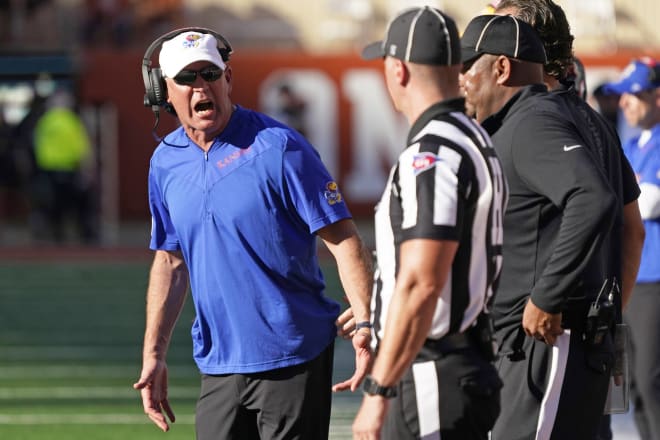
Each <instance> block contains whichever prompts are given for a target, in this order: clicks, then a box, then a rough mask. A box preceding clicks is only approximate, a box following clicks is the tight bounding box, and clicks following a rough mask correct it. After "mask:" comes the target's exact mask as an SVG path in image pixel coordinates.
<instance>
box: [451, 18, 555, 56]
mask: <svg viewBox="0 0 660 440" xmlns="http://www.w3.org/2000/svg"><path fill="white" fill-rule="evenodd" d="M485 53H489V54H492V55H504V56H507V57H509V58H515V59H518V60H521V61H529V62H532V63H539V64H545V62H546V57H545V49H544V48H543V42H542V41H541V37H539V35H538V34H537V33H536V31H535V30H534V28H532V27H531V26H530V25H529V24H527V23H525V22H524V21H522V20H519V19H517V18H515V17H513V16H511V15H479V16H478V17H475V18H473V19H472V21H470V23H468V25H467V28H466V29H465V32H464V33H463V37H462V38H461V59H462V61H463V63H467V62H469V61H472V60H473V59H475V58H477V57H478V56H480V55H483V54H485Z"/></svg>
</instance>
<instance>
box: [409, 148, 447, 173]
mask: <svg viewBox="0 0 660 440" xmlns="http://www.w3.org/2000/svg"><path fill="white" fill-rule="evenodd" d="M441 161H442V159H440V157H438V156H437V155H435V154H433V153H429V152H424V153H417V154H415V155H414V156H413V161H412V166H413V169H414V173H415V176H417V175H419V174H421V173H423V172H424V171H426V170H429V169H431V168H433V167H434V166H435V165H436V164H437V163H438V162H441Z"/></svg>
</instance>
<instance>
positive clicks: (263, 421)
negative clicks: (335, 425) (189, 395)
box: [195, 343, 334, 440]
mask: <svg viewBox="0 0 660 440" xmlns="http://www.w3.org/2000/svg"><path fill="white" fill-rule="evenodd" d="M333 355H334V343H333V344H330V346H328V347H327V348H326V349H325V350H324V351H323V352H322V353H321V354H320V355H319V356H318V357H317V358H316V359H314V360H312V361H309V362H307V363H304V364H301V365H296V366H293V367H287V368H280V369H277V370H272V371H266V372H263V373H254V374H228V375H218V376H211V375H203V376H202V388H201V393H200V398H199V401H198V402H197V410H196V417H195V425H196V431H197V440H252V439H263V440H285V439H287V440H288V439H296V440H317V439H327V438H328V432H329V427H330V407H331V400H332V395H331V388H332V361H333Z"/></svg>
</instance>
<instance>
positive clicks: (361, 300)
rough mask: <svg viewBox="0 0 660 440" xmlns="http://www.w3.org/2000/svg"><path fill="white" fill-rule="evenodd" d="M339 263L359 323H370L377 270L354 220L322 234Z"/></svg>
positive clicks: (336, 224)
mask: <svg viewBox="0 0 660 440" xmlns="http://www.w3.org/2000/svg"><path fill="white" fill-rule="evenodd" d="M318 234H319V236H320V237H321V239H323V241H324V243H325V244H326V246H327V247H328V249H329V250H330V253H332V255H333V257H334V258H335V261H336V262H337V270H338V273H339V278H340V280H341V284H342V287H343V288H344V292H345V293H346V296H347V297H348V301H349V302H350V304H351V308H352V309H353V315H354V316H355V320H356V322H360V321H369V319H370V311H369V307H370V301H371V287H372V284H373V270H372V264H371V253H370V252H369V250H368V249H367V248H366V247H365V245H364V243H363V241H362V239H361V238H360V236H359V234H358V231H357V228H356V227H355V224H354V223H353V221H351V220H342V221H340V222H337V223H335V224H333V225H330V226H327V227H326V228H323V229H322V230H320V231H319V232H318Z"/></svg>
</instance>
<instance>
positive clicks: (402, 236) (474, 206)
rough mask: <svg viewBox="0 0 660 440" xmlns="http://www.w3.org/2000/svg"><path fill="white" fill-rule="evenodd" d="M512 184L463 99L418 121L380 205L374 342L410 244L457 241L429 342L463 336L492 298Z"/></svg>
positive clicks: (442, 105) (432, 109) (445, 104)
mask: <svg viewBox="0 0 660 440" xmlns="http://www.w3.org/2000/svg"><path fill="white" fill-rule="evenodd" d="M507 197H508V194H507V186H506V181H505V180H504V176H503V174H502V168H501V166H500V163H499V160H498V159H497V156H496V154H495V150H494V149H493V146H492V144H491V141H490V138H489V137H488V135H487V134H486V132H485V131H484V130H483V129H482V128H481V127H480V126H479V125H478V124H477V122H475V121H474V120H472V119H470V118H469V117H467V116H466V115H465V114H464V113H463V100H461V99H455V100H448V101H443V102H440V103H437V104H435V105H433V106H432V107H430V108H429V109H427V110H426V111H425V112H424V113H423V114H422V115H421V116H420V117H419V118H418V120H417V121H416V122H415V124H414V125H413V127H412V128H411V130H410V134H409V136H408V146H407V148H406V149H405V150H404V151H403V153H402V154H401V155H400V156H399V160H398V162H397V163H396V165H394V167H393V168H392V170H391V172H390V175H389V179H388V182H387V186H386V188H385V192H384V193H383V196H382V198H381V200H380V202H379V203H378V205H377V207H376V215H375V229H376V258H377V271H376V275H375V284H374V295H373V299H372V314H373V319H374V332H375V334H376V343H377V341H379V340H380V339H381V338H382V337H383V329H384V327H385V321H386V319H387V310H388V306H389V304H390V299H391V297H392V294H393V292H394V285H395V282H396V274H397V272H398V268H399V258H398V257H399V249H400V246H401V243H402V242H404V241H405V240H409V239H414V238H426V239H435V240H450V241H457V242H458V243H459V246H458V249H457V252H456V256H455V258H454V262H453V265H452V269H451V271H450V274H449V277H448V279H447V283H446V284H445V286H444V287H443V291H442V293H441V295H440V298H439V300H438V304H437V306H436V310H435V315H434V318H433V324H432V327H431V330H430V333H429V335H428V337H429V338H432V339H438V338H441V337H442V336H444V335H446V334H451V333H458V332H462V331H465V330H466V329H467V328H468V327H470V326H471V325H472V324H473V322H474V321H475V319H476V318H477V316H478V315H479V313H480V312H481V311H482V310H483V308H484V305H485V302H486V301H487V300H488V299H489V298H490V297H491V296H492V295H493V292H494V290H495V286H496V283H497V279H498V276H499V273H500V270H501V268H502V238H503V237H502V215H503V213H504V209H505V206H506V202H507Z"/></svg>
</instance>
